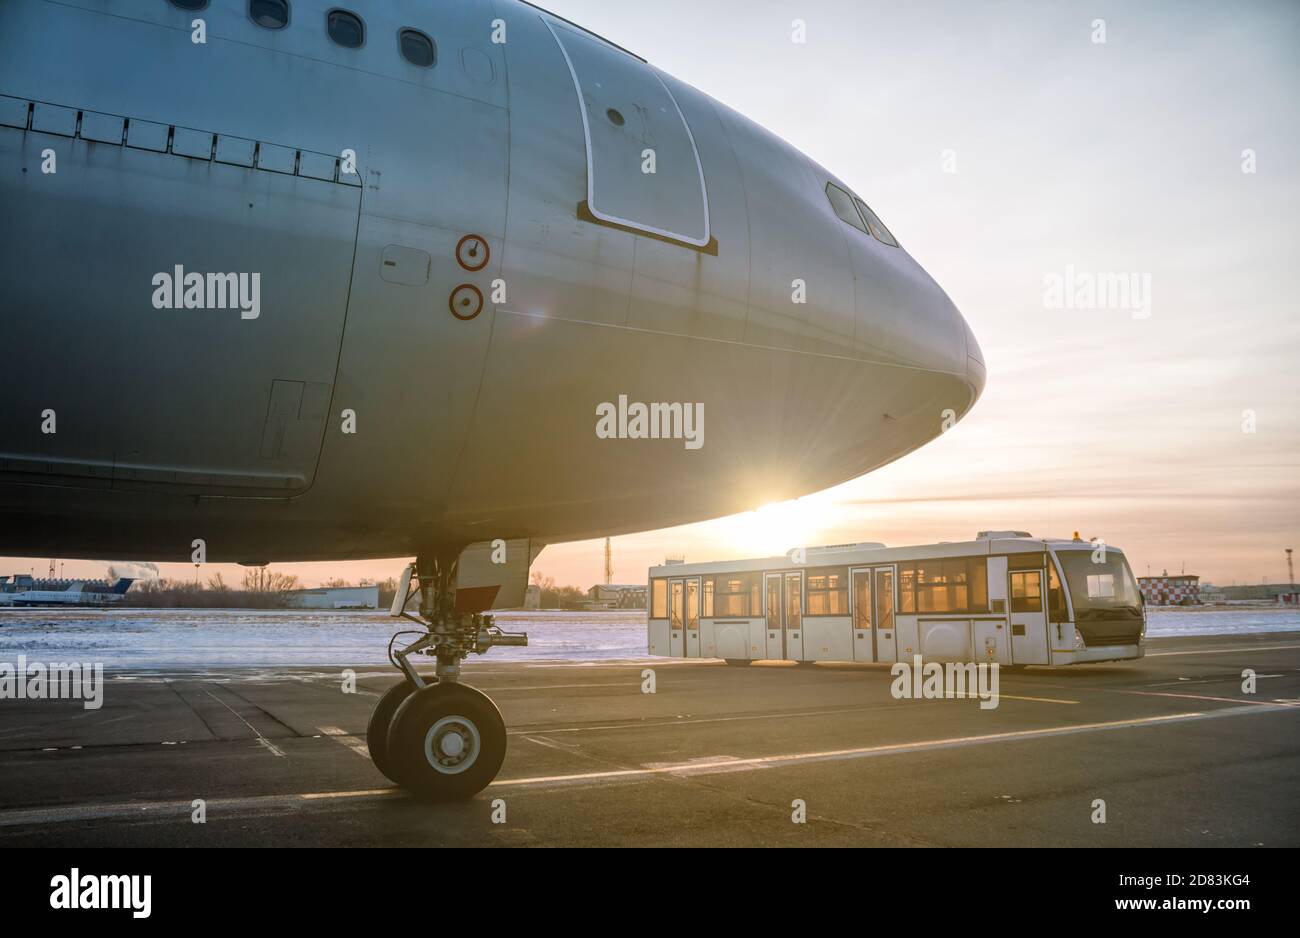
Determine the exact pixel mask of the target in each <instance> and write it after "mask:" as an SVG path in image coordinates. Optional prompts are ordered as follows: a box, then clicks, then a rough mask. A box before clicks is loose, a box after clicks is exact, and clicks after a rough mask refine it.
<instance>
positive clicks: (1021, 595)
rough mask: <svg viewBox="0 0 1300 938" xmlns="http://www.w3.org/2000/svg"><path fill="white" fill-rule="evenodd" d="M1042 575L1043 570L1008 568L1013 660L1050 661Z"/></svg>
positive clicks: (1026, 662)
mask: <svg viewBox="0 0 1300 938" xmlns="http://www.w3.org/2000/svg"><path fill="white" fill-rule="evenodd" d="M1044 579H1045V578H1044V576H1043V571H1042V570H1009V571H1007V596H1008V597H1009V603H1008V605H1009V607H1010V615H1009V616H1008V618H1009V619H1010V621H1011V662H1012V663H1013V664H1048V663H1049V661H1048V657H1047V648H1048V645H1047V604H1046V602H1045V601H1044V600H1045V597H1044V595H1043V583H1044Z"/></svg>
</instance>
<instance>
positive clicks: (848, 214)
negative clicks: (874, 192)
mask: <svg viewBox="0 0 1300 938" xmlns="http://www.w3.org/2000/svg"><path fill="white" fill-rule="evenodd" d="M826 197H827V198H828V199H830V200H831V208H833V209H835V214H836V215H838V216H840V221H843V222H848V223H849V224H850V225H852V226H853V227H854V228H856V229H858V231H866V230H867V227H866V225H864V224H862V219H861V218H859V217H858V210H857V209H855V208H854V207H853V196H851V195H849V194H848V193H847V192H845V191H844V190H843V189H841V188H840V187H839V186H837V185H835V183H833V182H828V183H826Z"/></svg>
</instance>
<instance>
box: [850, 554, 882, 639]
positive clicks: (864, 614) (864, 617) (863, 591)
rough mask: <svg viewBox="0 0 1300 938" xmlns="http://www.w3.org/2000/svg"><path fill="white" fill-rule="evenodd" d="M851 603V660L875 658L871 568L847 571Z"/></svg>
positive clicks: (857, 568)
mask: <svg viewBox="0 0 1300 938" xmlns="http://www.w3.org/2000/svg"><path fill="white" fill-rule="evenodd" d="M849 582H850V585H851V586H852V590H851V594H852V598H851V599H850V602H851V603H852V604H853V609H852V610H851V611H852V613H853V660H854V661H875V660H876V632H875V629H873V628H872V627H871V623H872V622H873V621H874V617H873V615H872V608H871V568H870V567H854V568H853V569H852V570H850V571H849Z"/></svg>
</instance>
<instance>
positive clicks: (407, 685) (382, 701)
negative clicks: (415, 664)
mask: <svg viewBox="0 0 1300 938" xmlns="http://www.w3.org/2000/svg"><path fill="white" fill-rule="evenodd" d="M413 693H415V685H414V684H412V683H411V682H410V681H408V680H407V679H406V678H402V680H400V681H398V682H397V683H396V684H394V685H393V686H392V687H390V688H388V690H387V691H386V692H385V693H384V696H382V697H380V698H379V703H377V704H375V709H374V712H373V713H371V714H370V722H369V723H368V724H366V748H367V749H369V750H370V761H371V762H373V763H374V764H375V768H377V769H378V770H379V771H380V772H383V773H384V775H385V777H387V779H388V780H389V781H390V782H393V783H394V784H401V783H400V782H398V780H397V776H395V775H394V774H393V770H392V768H391V767H390V766H389V762H388V728H389V727H390V726H392V723H393V714H395V713H396V712H397V708H398V707H400V706H401V705H402V704H403V703H405V702H406V698H407V697H410V696H411V695H412V694H413Z"/></svg>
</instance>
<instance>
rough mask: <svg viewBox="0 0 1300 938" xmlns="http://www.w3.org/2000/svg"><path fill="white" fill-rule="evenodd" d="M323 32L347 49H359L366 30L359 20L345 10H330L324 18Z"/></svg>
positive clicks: (363, 40)
mask: <svg viewBox="0 0 1300 938" xmlns="http://www.w3.org/2000/svg"><path fill="white" fill-rule="evenodd" d="M325 30H326V32H328V33H329V34H330V38H331V39H333V40H334V41H335V42H337V43H338V44H339V45H341V46H343V47H344V48H347V49H359V48H361V43H363V42H365V39H366V28H365V26H363V25H362V24H361V19H360V17H358V16H357V15H356V14H354V13H349V12H348V11H347V10H330V12H329V15H328V16H326V17H325Z"/></svg>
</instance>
